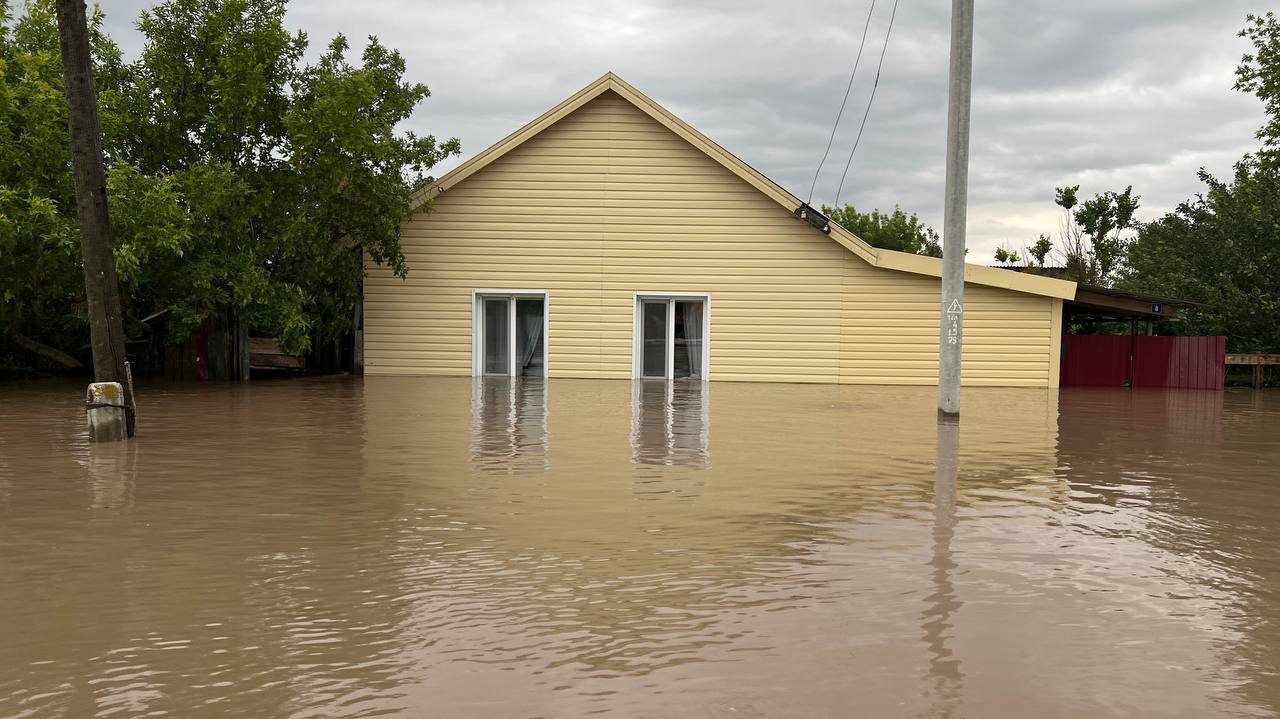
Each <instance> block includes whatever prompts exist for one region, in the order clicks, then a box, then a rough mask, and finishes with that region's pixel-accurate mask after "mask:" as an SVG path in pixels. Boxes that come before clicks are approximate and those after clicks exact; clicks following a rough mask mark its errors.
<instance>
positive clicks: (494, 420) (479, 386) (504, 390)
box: [471, 377, 550, 474]
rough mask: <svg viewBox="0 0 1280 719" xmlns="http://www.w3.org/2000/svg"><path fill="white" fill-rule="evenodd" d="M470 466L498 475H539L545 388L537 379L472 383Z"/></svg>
mask: <svg viewBox="0 0 1280 719" xmlns="http://www.w3.org/2000/svg"><path fill="white" fill-rule="evenodd" d="M471 460H472V462H473V464H474V465H475V466H476V468H477V469H480V470H481V471H485V472H496V473H502V474H522V473H527V472H545V471H546V470H547V468H548V467H549V466H550V465H549V464H548V462H547V384H546V381H545V380H543V379H542V378H541V377H477V378H475V380H474V381H473V383H472V391H471Z"/></svg>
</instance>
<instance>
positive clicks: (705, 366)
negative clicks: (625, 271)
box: [631, 292, 711, 382]
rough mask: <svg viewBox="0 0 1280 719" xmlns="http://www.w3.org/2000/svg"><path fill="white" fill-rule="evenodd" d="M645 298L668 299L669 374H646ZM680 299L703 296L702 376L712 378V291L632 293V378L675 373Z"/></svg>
mask: <svg viewBox="0 0 1280 719" xmlns="http://www.w3.org/2000/svg"><path fill="white" fill-rule="evenodd" d="M645 300H653V301H658V302H666V303H667V372H666V377H663V378H659V377H645V376H644V365H643V357H642V356H641V354H640V352H641V348H642V347H643V346H644V322H643V319H642V318H641V310H643V309H644V302H645ZM678 300H702V377H701V381H702V382H706V381H708V380H709V379H711V293H710V292H635V293H632V295H631V379H633V380H636V379H653V380H657V379H664V380H666V381H671V380H672V379H673V378H674V377H675V360H676V353H675V333H676V320H675V311H676V310H675V308H676V304H675V303H676V301H678Z"/></svg>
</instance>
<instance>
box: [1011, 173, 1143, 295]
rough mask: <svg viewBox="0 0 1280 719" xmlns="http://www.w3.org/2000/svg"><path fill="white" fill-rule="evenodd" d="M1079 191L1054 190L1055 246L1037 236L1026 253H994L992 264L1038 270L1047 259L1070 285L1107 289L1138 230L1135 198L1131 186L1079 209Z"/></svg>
mask: <svg viewBox="0 0 1280 719" xmlns="http://www.w3.org/2000/svg"><path fill="white" fill-rule="evenodd" d="M1079 192H1080V186H1079V185H1066V186H1064V187H1058V188H1055V190H1054V204H1056V205H1057V206H1058V207H1061V208H1062V210H1063V218H1062V221H1061V223H1060V226H1059V240H1058V244H1057V245H1056V246H1055V245H1054V242H1053V240H1051V239H1050V238H1049V236H1048V235H1044V234H1042V235H1040V237H1039V238H1037V239H1036V242H1035V244H1034V245H1032V246H1031V247H1024V248H1023V251H1022V254H1021V255H1019V254H1018V253H1017V252H1016V251H1013V250H1011V249H1009V248H1006V247H999V248H996V253H995V259H996V261H997V262H1001V263H1006V264H1017V263H1018V262H1019V261H1020V260H1022V261H1025V262H1026V263H1027V264H1026V265H1025V266H1026V267H1028V268H1030V269H1033V270H1042V269H1044V267H1045V263H1046V261H1048V259H1049V258H1050V257H1051V256H1052V255H1055V254H1056V255H1057V256H1056V257H1053V259H1054V260H1055V261H1058V262H1061V263H1062V266H1063V267H1064V268H1065V271H1064V273H1063V274H1064V276H1065V277H1066V278H1067V279H1070V280H1073V281H1075V282H1081V283H1084V284H1090V285H1108V284H1110V283H1111V282H1112V280H1113V279H1114V277H1115V274H1116V271H1117V270H1119V269H1120V267H1121V265H1122V264H1123V261H1124V257H1125V248H1126V245H1127V243H1128V241H1129V235H1130V234H1131V233H1132V232H1133V231H1135V230H1136V229H1137V228H1138V222H1137V220H1136V218H1135V217H1134V214H1135V213H1136V212H1137V210H1138V207H1139V203H1140V201H1141V199H1142V198H1141V196H1139V195H1135V194H1133V186H1132V185H1131V186H1129V187H1126V188H1125V190H1124V192H1112V191H1107V192H1103V193H1101V194H1098V195H1095V196H1094V198H1093V199H1092V200H1086V201H1085V202H1083V203H1081V202H1080V199H1079Z"/></svg>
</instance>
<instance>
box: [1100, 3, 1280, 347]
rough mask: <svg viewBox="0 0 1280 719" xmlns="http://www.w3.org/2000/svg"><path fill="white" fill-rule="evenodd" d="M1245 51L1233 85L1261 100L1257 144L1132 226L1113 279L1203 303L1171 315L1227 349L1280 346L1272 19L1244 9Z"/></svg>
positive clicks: (1277, 82)
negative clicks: (1134, 231)
mask: <svg viewBox="0 0 1280 719" xmlns="http://www.w3.org/2000/svg"><path fill="white" fill-rule="evenodd" d="M1240 35H1241V37H1244V38H1247V39H1248V40H1249V41H1250V42H1251V43H1252V44H1253V47H1254V51H1253V52H1251V53H1249V54H1246V55H1245V56H1244V58H1243V59H1242V61H1241V64H1240V66H1239V67H1238V68H1237V69H1236V89H1237V90H1241V91H1244V92H1250V93H1253V94H1254V95H1256V96H1257V97H1258V98H1259V99H1260V100H1262V101H1263V107H1264V109H1265V111H1266V117H1267V120H1266V122H1265V124H1264V125H1263V126H1262V128H1260V129H1259V130H1258V132H1257V137H1258V139H1259V140H1261V147H1260V148H1259V150H1258V152H1257V153H1255V154H1253V155H1246V156H1245V157H1244V158H1242V159H1241V160H1240V162H1238V163H1237V164H1236V168H1235V174H1234V177H1233V178H1232V181H1231V182H1230V183H1227V182H1223V181H1220V180H1218V179H1217V178H1215V177H1213V176H1211V175H1210V174H1209V173H1207V172H1205V171H1204V170H1201V171H1200V173H1199V176H1200V179H1201V181H1203V182H1204V183H1205V184H1206V185H1207V187H1208V189H1207V191H1206V192H1205V193H1203V194H1200V195H1197V196H1196V197H1194V198H1192V199H1190V200H1188V201H1186V202H1184V203H1182V204H1181V205H1179V206H1178V208H1177V209H1176V210H1175V211H1173V212H1171V213H1168V214H1166V215H1165V216H1163V217H1161V218H1160V219H1158V220H1156V221H1155V222H1151V223H1148V224H1146V225H1144V226H1142V228H1141V229H1140V230H1139V232H1138V236H1137V238H1136V239H1135V240H1134V241H1133V242H1132V243H1131V244H1130V246H1129V247H1128V253H1127V258H1126V267H1125V268H1124V270H1123V272H1122V273H1121V279H1120V286H1121V287H1124V288H1126V289H1133V290H1137V291H1144V292H1151V293H1154V294H1162V295H1171V296H1175V297H1181V298H1186V299H1190V300H1195V301H1198V302H1202V303H1204V305H1205V306H1204V307H1199V308H1192V309H1189V310H1185V311H1183V312H1182V313H1180V317H1181V318H1182V319H1183V321H1182V322H1181V323H1180V325H1181V327H1180V328H1179V329H1180V330H1181V331H1183V332H1187V333H1189V334H1223V335H1226V337H1227V347H1228V349H1230V350H1231V351H1233V352H1266V353H1275V352H1280V323H1277V322H1276V317H1277V316H1280V269H1277V268H1280V22H1277V20H1276V17H1275V15H1274V14H1272V13H1267V14H1265V15H1261V16H1256V15H1250V16H1249V17H1248V19H1247V21H1246V25H1245V28H1244V30H1242V31H1241V32H1240Z"/></svg>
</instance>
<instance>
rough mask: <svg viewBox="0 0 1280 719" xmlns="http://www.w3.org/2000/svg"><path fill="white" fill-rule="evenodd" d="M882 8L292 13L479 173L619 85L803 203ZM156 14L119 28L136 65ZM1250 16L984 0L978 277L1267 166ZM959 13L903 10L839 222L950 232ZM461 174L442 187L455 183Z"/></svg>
mask: <svg viewBox="0 0 1280 719" xmlns="http://www.w3.org/2000/svg"><path fill="white" fill-rule="evenodd" d="M869 2H870V0H857V1H856V2H853V3H850V2H834V0H816V1H814V2H804V3H779V2H770V1H767V0H735V1H733V2H729V1H727V0H708V1H704V2H698V3H687V2H677V1H675V0H564V1H561V2H514V1H512V2H503V1H500V0H494V1H489V2H481V1H472V2H418V3H409V2H405V1H404V0H369V1H365V2H359V3H352V2H350V1H347V2H338V1H337V0H305V1H303V0H295V2H294V3H293V5H291V7H290V11H289V22H290V24H291V25H292V26H294V27H296V28H300V29H303V30H305V31H306V32H307V33H308V34H309V35H310V37H311V40H312V43H313V48H312V49H313V54H314V53H317V52H318V51H319V48H321V47H322V46H323V45H324V44H325V43H326V42H327V41H328V39H329V38H330V37H332V36H333V35H334V34H336V33H339V32H341V33H344V34H346V35H347V36H348V37H349V38H350V39H351V40H352V41H353V43H355V44H356V45H357V46H358V45H359V42H360V41H361V40H362V39H363V38H364V37H366V36H368V35H376V36H378V37H379V38H380V39H381V40H382V41H383V42H384V43H386V44H388V45H390V46H392V47H395V48H397V49H399V50H400V51H401V52H402V53H403V54H404V55H405V59H406V61H407V63H408V68H409V69H408V72H409V75H410V76H411V78H412V79H414V80H418V81H422V82H425V83H427V84H428V85H429V86H430V87H431V90H432V93H433V97H432V98H430V99H429V100H427V101H426V102H425V103H424V104H423V105H422V107H421V108H420V109H419V111H418V112H417V114H416V115H415V116H414V118H413V120H412V121H411V123H410V126H411V128H412V129H414V130H416V131H419V132H429V133H432V134H435V135H436V136H438V137H451V136H457V137H459V138H460V139H461V140H462V142H463V149H464V152H465V153H467V155H471V154H474V153H477V152H479V151H481V150H483V149H484V148H485V147H487V146H488V145H489V144H491V143H493V142H494V141H496V140H498V139H500V138H501V137H503V136H504V135H506V134H507V133H509V132H510V131H512V130H514V129H515V128H517V127H519V126H520V125H521V124H523V123H525V122H527V121H528V120H530V119H532V118H533V117H536V116H537V115H539V114H541V113H542V112H543V111H544V110H546V109H547V108H549V107H551V106H552V105H554V104H555V103H557V102H559V101H560V100H562V99H564V98H565V97H567V96H568V95H570V94H572V93H573V92H575V91H577V90H578V89H579V88H580V87H582V86H583V85H585V84H587V83H588V82H590V81H592V80H593V79H595V78H596V77H598V76H599V75H601V74H603V73H604V72H605V71H606V70H613V71H615V72H617V73H619V74H620V75H622V77H624V78H626V79H627V80H628V81H630V82H631V83H632V84H634V85H636V86H637V87H638V88H639V89H641V90H642V91H644V92H645V93H647V94H649V95H650V96H652V97H653V98H654V99H655V100H657V101H658V102H660V103H662V104H663V105H665V106H666V107H667V108H668V109H670V110H671V111H672V112H674V113H676V114H677V115H679V116H681V117H682V118H684V119H685V120H686V121H688V122H689V123H691V124H693V125H694V126H695V127H697V128H699V129H700V130H702V131H703V132H705V133H706V134H707V135H709V136H710V137H712V138H713V139H715V140H716V141H717V142H719V143H720V144H721V145H723V146H725V147H726V148H727V149H729V150H730V151H732V152H734V153H735V154H737V155H738V156H739V157H741V158H742V159H743V160H745V161H747V162H748V163H750V164H751V165H753V166H754V167H756V168H757V169H759V170H760V171H761V172H763V173H765V174H766V175H768V176H770V177H772V178H773V179H775V180H777V181H778V182H779V183H781V184H782V185H784V186H785V187H787V188H788V189H790V190H791V191H792V192H794V193H796V194H798V195H801V196H802V197H803V196H804V195H806V194H807V193H808V188H809V183H810V180H811V178H812V176H813V171H814V167H815V165H816V164H817V162H818V159H819V158H820V157H821V154H822V149H823V147H824V146H825V144H826V139H827V134H828V133H829V131H830V128H831V122H832V120H833V119H834V114H835V111H836V108H837V107H838V105H839V102H840V95H841V94H842V93H843V91H844V87H845V83H846V82H847V80H848V72H849V69H850V67H851V65H852V62H853V57H854V54H855V52H856V50H857V43H858V40H859V38H860V36H861V29H862V21H863V18H865V14H866V12H867V8H868V3H869ZM149 4H150V3H147V2H141V1H136V0H124V1H122V2H115V3H112V4H111V6H110V7H109V8H108V24H109V30H110V32H111V34H112V35H113V36H114V37H116V38H117V39H118V40H119V41H120V42H121V44H122V46H123V47H124V48H125V50H126V52H127V53H130V54H134V53H136V52H138V51H139V49H140V47H141V42H142V39H141V38H140V37H139V36H138V33H137V31H136V29H135V28H134V26H133V23H134V21H135V20H136V17H137V14H138V12H139V11H140V9H141V8H142V7H144V6H146V5H149ZM891 5H892V3H891V2H890V0H878V2H877V6H876V10H875V15H874V19H873V21H872V26H871V35H870V37H869V38H868V41H867V49H866V51H865V52H866V54H865V55H864V57H863V65H862V68H861V69H860V70H859V73H858V78H857V80H856V82H855V85H854V88H853V92H852V94H851V95H850V99H849V107H848V108H847V109H846V114H845V118H844V120H843V122H842V123H841V127H840V131H839V133H838V135H837V137H836V143H835V146H834V147H833V149H832V157H831V159H829V160H828V162H827V165H826V167H825V168H824V170H823V172H822V174H821V176H820V178H819V182H818V189H817V192H816V193H815V197H814V202H815V203H817V202H828V203H829V202H832V201H833V199H834V193H835V188H836V184H837V183H838V181H839V176H840V172H841V170H842V169H843V167H844V164H845V159H846V157H847V154H848V151H849V147H850V146H851V144H852V142H853V137H854V134H855V133H856V131H857V125H858V121H859V120H860V119H861V116H862V108H863V104H864V103H865V100H866V97H867V94H868V93H869V91H870V88H871V82H872V79H873V75H874V69H875V60H876V57H877V56H878V54H879V50H880V44H881V42H882V40H883V37H884V30H885V26H886V23H887V21H888V17H889V10H890V7H891ZM1257 9H1258V8H1257V7H1256V6H1255V4H1254V3H1252V2H1246V1H1245V0H1219V1H1216V2H1211V3H1209V2H1203V1H1202V0H1124V1H1122V2H1116V0H1078V1H1077V2H1073V3H1062V2H1053V1H1051V0H980V2H978V7H977V11H976V38H975V70H974V98H973V136H972V157H971V179H970V190H971V197H970V199H971V205H970V222H969V238H970V247H971V248H972V252H971V255H970V256H971V257H972V258H973V259H974V260H977V261H984V260H985V259H986V258H988V257H989V256H990V254H991V250H992V249H994V247H995V246H996V245H998V244H1000V243H1010V244H1013V245H1015V246H1021V244H1023V243H1024V242H1029V241H1030V240H1032V239H1034V238H1035V236H1036V235H1037V234H1039V233H1041V232H1049V233H1054V232H1056V230H1057V226H1058V216H1059V215H1058V212H1057V208H1056V207H1055V206H1054V205H1053V204H1052V200H1053V188H1054V187H1055V186H1058V185H1063V184H1080V185H1082V192H1084V193H1085V194H1086V195H1089V196H1091V195H1092V194H1093V193H1095V192H1100V191H1103V190H1107V189H1123V187H1124V186H1125V185H1128V184H1132V185H1134V188H1135V190H1136V191H1137V192H1139V193H1140V194H1142V195H1143V198H1144V199H1143V203H1144V207H1143V211H1142V213H1141V215H1142V217H1143V218H1144V219H1150V218H1153V217H1155V216H1157V215H1158V214H1159V213H1161V212H1163V211H1166V210H1168V209H1170V208H1172V207H1173V206H1174V205H1176V204H1177V203H1178V202H1180V201H1182V200H1184V199H1186V198H1187V197H1189V196H1191V195H1192V194H1194V193H1196V192H1198V191H1199V190H1200V186H1199V183H1198V181H1197V180H1196V177H1195V172H1196V170H1197V169H1198V168H1200V167H1202V166H1203V167H1206V168H1207V169H1209V170H1210V171H1211V172H1215V173H1218V174H1225V173H1227V172H1229V171H1230V168H1231V165H1232V163H1234V162H1235V161H1236V160H1237V159H1239V157H1240V156H1241V155H1242V154H1244V153H1245V152H1248V151H1250V150H1251V149H1253V148H1254V147H1255V146H1256V142H1255V141H1254V139H1253V132H1254V130H1255V129H1256V128H1257V127H1258V126H1259V125H1261V122H1262V113H1261V108H1260V104H1259V103H1258V102H1257V101H1255V100H1254V99H1252V98H1250V97H1246V96H1243V95H1241V94H1240V93H1236V92H1234V91H1232V89H1231V85H1232V83H1233V70H1234V68H1235V65H1236V64H1237V63H1238V62H1239V59H1240V55H1241V54H1242V53H1243V52H1244V50H1245V47H1244V41H1242V40H1240V39H1239V38H1237V37H1236V36H1235V33H1236V31H1237V30H1238V29H1239V28H1240V27H1241V26H1242V25H1243V22H1244V16H1245V14H1246V13H1247V12H1249V11H1250V10H1257ZM949 21H950V3H949V2H946V0H916V1H914V2H913V1H912V0H905V1H904V2H901V4H900V5H899V7H898V15H897V19H896V21H895V24H894V29H893V37H892V40H891V43H890V46H889V50H888V55H887V57H886V60H885V66H884V71H883V74H882V77H881V81H880V87H879V90H878V94H877V97H876V102H875V106H874V108H873V110H872V114H871V117H870V119H869V120H868V122H867V127H866V131H865V134H864V137H863V141H862V144H861V146H860V147H859V149H858V153H857V155H856V156H855V158H854V160H853V165H852V168H851V169H850V172H849V178H848V179H847V180H846V183H845V190H844V192H843V194H842V197H841V200H842V201H849V202H852V203H854V204H856V205H858V206H859V207H864V208H870V207H873V206H876V207H881V208H887V207H892V206H893V205H894V204H900V205H902V206H903V207H904V208H906V209H908V210H912V211H916V212H918V213H919V214H920V215H921V217H922V218H924V219H925V220H926V221H927V222H929V223H930V224H933V225H935V226H939V225H940V224H941V214H942V213H941V210H942V208H941V204H942V203H941V200H942V165H943V159H944V144H943V143H944V138H943V131H944V129H945V123H946V73H947V54H948V32H949ZM454 164H456V162H451V163H450V164H449V165H447V166H442V167H441V168H438V171H440V172H443V171H445V170H447V169H448V168H449V167H451V166H453V165H454Z"/></svg>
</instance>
